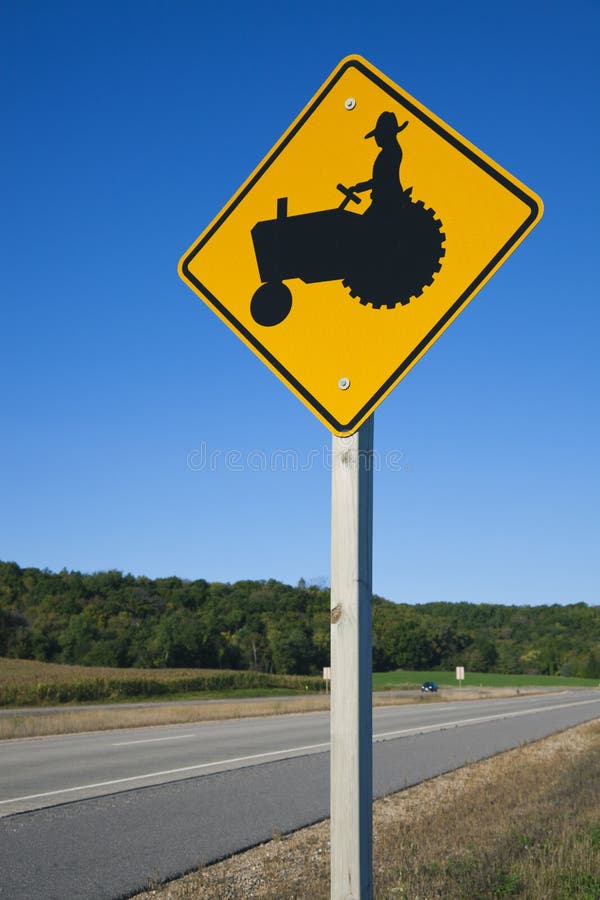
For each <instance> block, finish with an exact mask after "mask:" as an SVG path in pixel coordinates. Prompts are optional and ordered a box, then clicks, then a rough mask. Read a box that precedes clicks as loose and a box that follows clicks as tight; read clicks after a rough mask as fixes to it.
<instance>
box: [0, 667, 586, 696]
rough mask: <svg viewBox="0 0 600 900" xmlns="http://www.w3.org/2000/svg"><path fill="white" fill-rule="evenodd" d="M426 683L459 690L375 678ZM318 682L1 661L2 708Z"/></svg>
mask: <svg viewBox="0 0 600 900" xmlns="http://www.w3.org/2000/svg"><path fill="white" fill-rule="evenodd" d="M423 681H436V682H437V683H438V684H439V685H440V687H457V684H458V683H457V681H456V678H455V673H454V672H453V671H451V672H431V671H430V672H417V671H409V670H404V669H399V670H396V671H393V672H375V673H374V674H373V689H374V690H375V691H387V690H413V689H414V688H415V687H417V686H418V685H420V684H421V683H422V682H423ZM597 685H598V681H597V680H596V679H591V678H564V677H561V676H547V675H500V674H496V673H479V672H467V673H466V677H465V680H464V682H463V685H462V688H463V689H469V688H470V689H475V688H498V687H508V688H513V689H516V688H519V687H595V686H597ZM324 689H325V683H324V682H323V680H322V679H321V678H319V677H316V676H305V675H275V674H268V673H265V672H248V671H230V670H225V669H113V668H106V667H93V666H74V665H59V664H56V663H42V662H37V661H35V660H28V659H7V658H3V657H0V706H3V707H11V706H13V707H14V706H44V705H60V704H69V703H107V702H110V703H115V702H117V703H118V702H135V701H136V700H151V699H160V700H180V699H205V700H209V699H219V698H223V699H228V698H240V699H241V698H242V697H260V696H265V697H269V696H277V695H281V694H294V693H299V694H306V693H321V692H323V691H324Z"/></svg>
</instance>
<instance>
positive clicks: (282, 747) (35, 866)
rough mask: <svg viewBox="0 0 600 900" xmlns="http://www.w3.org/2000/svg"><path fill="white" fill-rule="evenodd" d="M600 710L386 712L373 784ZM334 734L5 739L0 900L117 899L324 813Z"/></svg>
mask: <svg viewBox="0 0 600 900" xmlns="http://www.w3.org/2000/svg"><path fill="white" fill-rule="evenodd" d="M599 715H600V691H573V692H565V693H561V694H554V695H545V696H540V697H521V698H510V699H505V700H494V701H477V702H471V703H432V704H427V703H425V704H419V705H416V706H401V707H387V708H381V709H377V710H375V713H374V739H375V746H374V748H373V749H374V754H373V756H374V794H375V796H381V795H383V794H385V793H388V792H391V791H397V790H401V789H402V788H404V787H407V786H409V785H412V784H417V783H418V782H420V781H422V780H424V779H426V778H431V777H433V776H435V775H438V774H441V773H443V772H447V771H450V770H452V769H454V768H458V767H460V766H462V765H464V764H465V763H467V762H471V761H474V760H476V759H481V758H484V757H487V756H491V755H493V754H495V753H498V752H500V751H502V750H505V749H509V748H511V747H514V746H518V745H519V744H521V743H522V742H524V741H531V740H536V739H538V738H540V737H544V736H546V735H548V734H551V733H553V732H555V731H558V730H562V729H565V728H568V727H571V726H572V725H576V724H578V723H580V722H583V721H587V720H589V719H593V718H597V717H598V716H599ZM327 743H328V714H327V713H316V714H306V715H288V716H281V717H273V718H269V719H245V720H235V721H230V722H219V723H200V724H198V725H195V726H188V725H185V726H176V727H173V726H169V727H164V728H163V727H161V728H152V729H137V730H135V731H129V732H123V731H119V732H105V733H101V734H95V735H77V736H67V737H64V738H60V739H55V738H44V739H38V740H29V741H11V742H4V743H3V744H0V810H1V811H2V812H3V813H4V818H3V819H2V820H0V829H1V841H0V867H1V878H0V897H7V898H9V897H10V898H11V900H38V898H39V900H42V898H43V900H51V898H57V900H58V898H60V900H63V898H65V897H69V898H71V900H78V898H81V900H96V898H97V900H116V898H121V897H127V896H130V895H131V894H132V893H135V892H136V891H138V890H141V889H143V888H144V887H146V886H147V885H148V882H149V881H150V880H151V879H152V878H159V879H167V878H172V877H175V876H176V875H179V874H181V873H183V872H185V871H189V870H190V869H192V868H195V867H197V866H198V865H199V864H200V863H208V862H212V861H214V860H216V859H220V858H222V857H224V856H227V855H229V854H231V853H234V852H238V851H239V850H241V849H244V848H246V847H248V846H252V845H254V844H257V843H260V842H261V841H264V840H268V839H269V838H270V837H272V835H273V834H274V833H284V832H287V831H290V830H294V829H296V828H300V827H302V826H303V825H306V824H309V823H311V822H315V821H318V820H319V819H322V818H325V817H326V816H327V815H328V811H329V810H328V805H329V771H328V769H329V755H328V750H327ZM94 794H95V795H96V796H93V795H94ZM98 795H101V796H98ZM81 798H86V799H81ZM50 804H54V805H50ZM35 807H44V808H37V809H36V808H35ZM19 809H22V810H29V811H23V812H17V810H19ZM441 814H443V811H441Z"/></svg>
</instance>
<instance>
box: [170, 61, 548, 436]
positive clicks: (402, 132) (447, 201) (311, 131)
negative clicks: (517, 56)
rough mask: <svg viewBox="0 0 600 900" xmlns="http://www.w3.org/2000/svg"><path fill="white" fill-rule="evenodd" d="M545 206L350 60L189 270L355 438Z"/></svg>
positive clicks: (215, 303) (317, 406)
mask: <svg viewBox="0 0 600 900" xmlns="http://www.w3.org/2000/svg"><path fill="white" fill-rule="evenodd" d="M541 215H542V203H541V200H540V199H539V197H537V196H536V195H535V194H534V193H533V192H532V191H530V190H529V189H528V188H526V187H525V186H524V185H523V184H521V182H519V181H518V180H517V179H516V178H514V177H513V176H512V175H510V174H509V173H508V172H506V171H505V170H504V169H503V168H501V167H500V166H499V165H498V164H497V163H495V162H493V161H492V160H491V159H490V158H489V157H488V156H486V155H485V154H484V153H482V152H481V151H480V150H478V149H476V148H475V147H474V146H473V145H472V144H471V143H469V141H467V140H466V139H465V138H463V137H461V136H460V135H459V134H458V133H457V132H456V131H454V130H453V129H452V128H450V126H448V125H446V124H445V123H444V122H442V121H441V120H440V119H439V118H438V117H437V116H435V115H434V114H433V113H431V112H430V111H429V110H427V109H426V108H425V107H424V106H422V105H421V104H420V103H419V102H418V101H417V100H415V99H414V98H413V97H411V96H410V95H409V94H407V93H406V92H405V91H403V90H402V89H401V88H399V87H398V86H397V85H395V84H394V83H393V82H392V81H390V80H389V79H388V78H386V76H385V75H383V74H382V73H381V72H379V71H378V70H377V69H375V68H374V67H373V66H372V65H371V64H370V63H368V62H367V61H366V60H364V59H362V58H360V57H349V58H347V59H345V60H342V62H341V63H340V64H339V66H338V67H337V68H336V69H335V71H334V72H333V73H332V74H331V76H330V77H329V78H328V79H327V81H326V82H325V84H324V85H323V86H322V87H321V89H320V90H319V91H318V92H317V94H316V95H315V96H314V97H313V99H312V100H311V101H310V102H309V104H308V105H307V106H306V108H305V109H304V110H303V111H302V112H301V113H300V115H299V116H298V118H297V119H296V120H295V121H294V122H293V123H292V125H291V126H290V127H289V129H288V130H287V131H286V132H285V134H284V135H283V136H282V137H281V139H280V140H279V141H278V142H277V144H276V145H275V146H274V147H273V149H272V150H271V151H270V153H269V154H268V155H267V156H266V157H265V159H264V160H263V161H262V162H261V163H260V165H259V166H258V167H257V168H256V169H255V170H254V172H253V173H252V174H251V175H250V177H249V178H248V180H247V181H246V182H245V183H244V184H243V185H242V187H241V188H240V189H239V191H238V192H237V193H236V194H235V196H234V197H233V198H232V199H231V201H230V202H229V203H228V204H227V206H226V207H225V208H224V209H223V211H222V212H221V213H220V214H219V215H218V216H217V218H216V219H215V220H214V221H213V222H212V223H211V224H210V225H209V226H208V228H207V229H206V230H205V231H204V232H203V233H202V234H201V235H200V237H199V238H198V240H197V241H196V242H195V243H194V244H193V246H192V247H191V248H190V249H189V250H188V251H187V253H186V254H185V255H184V256H183V257H182V259H181V261H180V264H179V273H180V275H181V277H182V278H183V280H184V281H185V282H186V283H187V284H189V285H190V286H191V287H192V288H193V289H194V290H195V291H196V293H198V294H199V295H200V297H202V299H203V300H204V301H205V302H206V303H208V305H209V306H211V307H212V308H213V309H214V311H215V312H216V313H217V314H218V315H219V316H220V317H221V318H222V319H223V320H224V321H225V323H226V324H227V325H229V327H230V328H232V329H233V330H234V331H235V332H236V333H237V334H238V336H239V337H240V338H241V339H242V340H243V341H245V343H246V344H247V345H248V346H249V347H250V349H251V350H253V351H254V352H255V353H256V354H257V355H258V356H259V357H260V358H261V359H262V360H263V361H264V362H265V363H266V364H267V365H268V366H269V367H270V368H271V369H272V370H273V372H274V373H275V374H276V375H277V376H278V377H279V378H281V380H282V381H283V382H284V383H285V384H287V385H288V387H289V388H290V389H291V390H292V391H293V392H294V393H295V394H296V395H297V396H298V397H299V398H300V400H302V401H303V402H304V403H305V404H306V405H307V406H308V407H309V408H310V409H311V410H312V412H313V413H315V415H316V416H318V418H319V419H321V421H322V422H323V423H324V424H325V425H326V426H327V427H328V428H329V429H330V430H331V431H332V432H334V433H335V434H338V435H348V434H352V433H353V432H354V431H356V430H357V429H358V428H359V426H360V425H361V424H362V423H363V422H364V420H365V419H366V418H367V417H368V416H369V415H370V414H371V413H372V412H373V410H374V409H375V407H376V406H377V405H378V404H379V403H380V402H381V401H382V400H383V399H384V397H386V396H387V394H389V392H390V391H391V390H392V389H393V388H394V387H395V386H396V384H397V383H398V382H399V381H400V379H401V378H402V377H403V376H404V375H405V374H406V373H407V372H408V371H409V369H410V368H411V367H412V366H413V365H414V364H415V362H416V361H417V360H418V359H419V358H420V357H421V356H423V354H424V353H425V352H426V351H427V349H428V348H429V347H430V346H431V344H432V343H433V341H435V340H436V339H437V338H438V337H439V336H440V334H441V333H442V332H443V331H444V330H445V329H446V328H447V327H448V325H449V324H450V323H451V322H452V321H453V320H454V319H455V318H456V316H457V315H458V313H459V312H460V311H461V310H462V309H464V307H465V306H466V304H467V303H468V302H469V301H470V300H471V299H472V297H473V296H474V294H475V293H476V292H477V291H478V290H479V289H480V288H481V287H482V286H483V285H484V284H485V282H486V281H487V280H488V279H489V278H490V276H491V275H492V274H493V273H494V272H495V271H496V269H498V267H499V266H500V265H501V264H502V263H503V262H504V260H505V259H506V258H507V256H508V255H509V254H510V253H511V252H512V251H513V250H514V249H515V247H516V246H517V245H518V244H519V243H520V242H521V241H522V240H523V238H524V237H525V236H526V235H527V234H528V233H529V232H530V231H531V229H532V228H533V227H534V225H535V224H536V223H537V222H538V221H539V219H540V218H541Z"/></svg>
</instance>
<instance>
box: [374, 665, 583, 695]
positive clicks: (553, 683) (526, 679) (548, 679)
mask: <svg viewBox="0 0 600 900" xmlns="http://www.w3.org/2000/svg"><path fill="white" fill-rule="evenodd" d="M423 681H435V682H437V684H439V685H440V687H457V686H458V681H457V680H456V674H455V672H454V671H448V672H411V671H409V670H407V669H396V671H394V672H375V673H373V689H374V690H376V691H385V690H392V689H395V690H399V689H402V688H411V687H414V686H415V685H416V684H422V682H423ZM462 686H463V687H464V688H479V687H484V688H486V687H511V688H518V687H598V686H599V685H598V679H594V678H563V677H561V676H560V675H499V674H496V673H492V672H465V679H464V681H463V682H462Z"/></svg>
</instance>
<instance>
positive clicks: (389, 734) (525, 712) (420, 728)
mask: <svg viewBox="0 0 600 900" xmlns="http://www.w3.org/2000/svg"><path fill="white" fill-rule="evenodd" d="M588 703H600V696H598V697H597V698H595V699H593V700H577V701H576V702H575V703H555V704H554V705H553V706H541V707H539V708H537V709H519V710H517V711H515V712H504V713H495V714H490V715H485V716H477V717H475V718H472V719H456V721H454V722H441V723H439V724H436V725H416V726H415V727H414V728H405V729H403V730H402V731H386V732H384V733H383V734H377V735H375V736H374V737H373V740H374V741H378V740H379V741H380V740H384V739H385V738H393V737H399V736H400V735H402V734H425V732H428V731H443V729H444V728H458V727H461V726H464V725H477V724H478V723H480V722H492V721H494V720H495V719H515V718H517V716H532V715H535V713H542V712H552V711H553V710H555V709H564V708H565V707H571V706H586V705H587V704H588Z"/></svg>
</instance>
